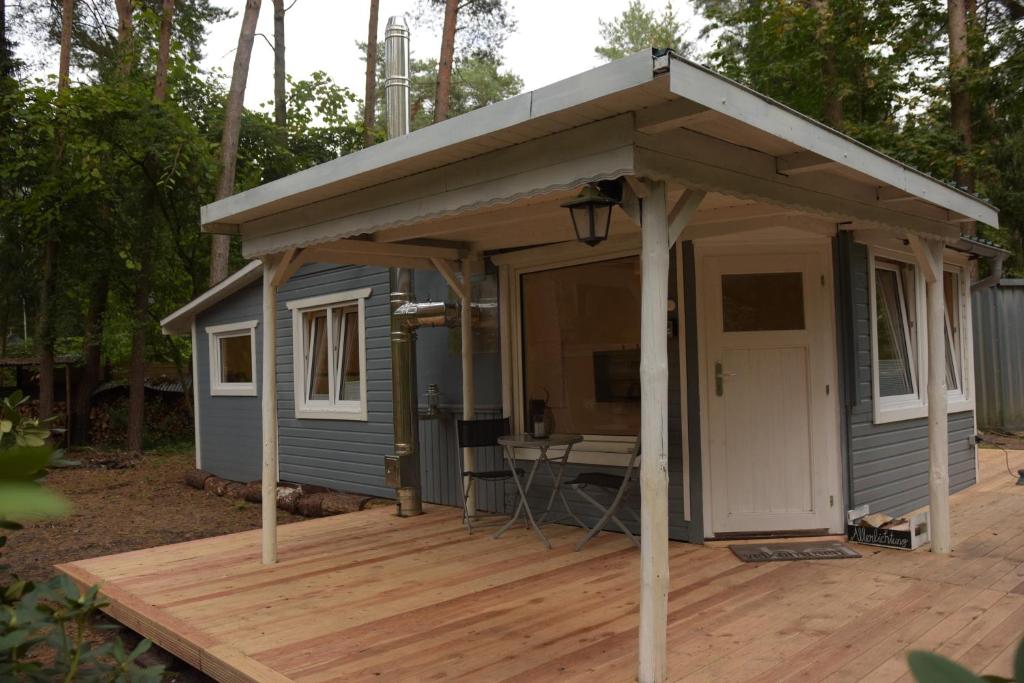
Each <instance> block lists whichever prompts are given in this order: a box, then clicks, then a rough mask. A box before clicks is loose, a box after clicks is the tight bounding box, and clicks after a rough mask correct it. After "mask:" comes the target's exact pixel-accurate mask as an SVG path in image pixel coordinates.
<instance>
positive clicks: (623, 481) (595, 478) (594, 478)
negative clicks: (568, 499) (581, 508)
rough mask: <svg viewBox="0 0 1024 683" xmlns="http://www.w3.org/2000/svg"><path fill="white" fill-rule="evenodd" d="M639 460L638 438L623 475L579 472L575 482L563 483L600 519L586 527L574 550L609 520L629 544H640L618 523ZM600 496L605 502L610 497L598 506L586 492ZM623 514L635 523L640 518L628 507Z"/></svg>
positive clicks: (598, 502)
mask: <svg viewBox="0 0 1024 683" xmlns="http://www.w3.org/2000/svg"><path fill="white" fill-rule="evenodd" d="M639 459H640V439H639V438H638V439H637V440H636V445H635V446H633V450H632V451H631V452H630V455H629V463H628V464H627V465H626V471H625V472H624V473H623V474H608V473H607V472H582V473H580V474H579V475H577V476H576V478H575V479H573V480H572V481H570V482H568V483H566V486H568V487H570V488H572V490H573V491H575V492H576V493H578V494H580V496H581V497H582V498H583V499H584V500H586V501H587V502H588V503H590V504H591V505H593V506H594V507H596V508H597V509H598V510H600V511H601V519H599V520H598V521H597V524H595V525H594V526H593V527H590V528H589V529H588V531H587V534H586V535H585V536H584V537H583V538H582V539H580V541H579V543H577V544H576V550H580V549H581V548H582V547H583V546H584V545H586V544H587V541H589V540H590V539H592V538H593V537H594V536H596V535H597V534H598V533H599V532H600V531H601V530H602V529H604V527H605V525H606V524H608V522H609V521H611V522H614V523H615V526H617V527H619V529H621V530H622V533H624V534H626V536H628V537H629V540H630V541H632V542H633V545H635V546H637V547H639V546H640V542H639V541H637V540H636V536H634V535H633V534H632V532H630V530H629V529H628V528H626V525H625V524H623V523H622V520H621V519H619V517H618V514H617V513H618V511H619V506H621V505H622V501H623V500H624V499H625V498H626V494H627V493H628V492H629V489H630V487H631V486H632V484H633V479H634V473H635V472H637V461H638V460H639ZM591 491H592V492H594V493H595V494H598V492H600V493H599V494H598V495H602V496H604V497H605V498H606V499H608V498H610V501H609V502H607V503H605V504H602V503H601V502H600V501H598V500H597V498H595V497H594V496H592V495H590V492H591ZM626 510H627V512H629V514H630V515H632V517H633V519H634V520H635V521H636V522H637V523H638V524H639V523H640V518H639V517H638V516H637V514H636V512H635V511H634V510H633V509H632V508H626Z"/></svg>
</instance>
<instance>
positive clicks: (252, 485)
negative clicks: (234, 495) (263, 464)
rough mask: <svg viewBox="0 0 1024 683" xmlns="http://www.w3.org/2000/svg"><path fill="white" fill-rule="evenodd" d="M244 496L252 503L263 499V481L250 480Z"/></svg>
mask: <svg viewBox="0 0 1024 683" xmlns="http://www.w3.org/2000/svg"><path fill="white" fill-rule="evenodd" d="M242 497H243V498H245V500H247V501H249V502H250V503H259V502H260V501H261V500H262V499H263V482H259V481H250V482H249V483H247V484H246V485H245V489H244V491H243V492H242Z"/></svg>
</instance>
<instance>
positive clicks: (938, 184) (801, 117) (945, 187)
mask: <svg viewBox="0 0 1024 683" xmlns="http://www.w3.org/2000/svg"><path fill="white" fill-rule="evenodd" d="M667 54H668V56H669V57H670V60H671V61H675V62H679V63H681V64H683V65H685V66H686V67H689V68H691V69H694V70H696V71H697V72H699V73H700V74H703V75H704V76H706V77H710V78H713V79H716V80H718V81H721V82H722V83H724V84H726V85H728V86H730V87H732V88H736V89H738V91H740V92H741V93H743V94H745V95H746V96H748V97H749V96H752V97H756V98H757V99H759V100H761V101H762V102H764V103H765V104H768V105H770V106H771V107H774V108H776V109H778V110H780V111H782V112H785V113H786V114H788V115H789V116H792V117H795V118H796V119H797V120H798V121H800V122H801V123H803V124H804V125H805V126H806V125H808V124H809V125H810V126H813V127H814V128H817V129H819V130H821V131H823V132H825V133H826V134H827V135H828V136H829V137H833V136H834V137H835V138H839V139H840V141H841V142H842V143H845V144H849V145H852V146H853V147H854V148H855V149H856V150H857V151H860V152H866V153H868V154H870V155H872V156H874V157H877V158H878V159H879V160H882V161H884V162H886V163H889V164H893V165H895V166H897V167H899V168H900V169H902V170H905V171H909V172H910V173H912V174H913V175H915V176H917V177H919V178H921V179H922V180H925V181H927V182H928V183H930V184H932V185H934V186H935V188H936V189H937V190H941V191H942V192H944V193H945V192H954V193H956V194H958V195H960V196H961V197H963V198H965V199H967V200H969V201H970V202H972V203H975V204H977V205H979V206H982V207H985V209H987V210H988V211H987V212H984V213H985V214H987V215H985V217H984V218H982V217H978V216H973V215H972V216H971V217H972V218H975V219H976V220H979V221H981V222H984V223H988V224H989V225H992V226H993V227H998V225H999V221H998V212H999V209H998V208H997V207H996V206H995V205H993V204H992V203H991V202H989V201H988V200H986V199H983V198H982V197H979V196H978V195H976V194H972V193H970V192H968V191H966V190H964V189H961V188H959V187H956V186H955V185H953V184H952V183H948V182H945V181H942V180H939V179H938V178H935V177H933V176H930V175H928V174H927V173H925V172H923V171H919V170H918V169H916V168H914V167H913V166H908V165H907V164H905V163H903V162H901V161H898V160H896V159H893V158H892V157H890V156H889V155H887V154H884V153H883V152H879V151H878V150H876V149H874V148H873V147H870V146H868V145H865V144H864V143H862V142H860V141H859V140H855V139H854V138H852V137H850V136H849V135H846V134H845V133H842V132H840V131H838V130H835V129H834V128H830V127H829V126H827V125H825V124H824V123H821V122H820V121H818V120H816V119H813V118H811V117H810V116H807V115H806V114H802V113H801V112H799V111H797V110H795V109H793V108H791V107H789V106H787V105H785V104H783V103H781V102H779V101H777V100H774V99H772V98H771V97H769V96H767V95H765V94H763V93H760V92H758V91H756V90H753V89H752V88H749V87H747V86H745V85H743V84H742V83H739V82H737V81H734V80H732V79H731V78H729V77H728V76H723V75H722V74H720V73H717V72H715V71H712V70H711V69H709V68H707V67H706V66H703V65H701V64H697V63H696V62H693V61H690V60H689V59H686V58H685V57H683V56H682V55H680V54H678V53H676V52H674V51H672V50H669V51H668V52H667ZM670 71H671V68H670ZM675 73H678V71H677V72H675ZM671 90H672V91H673V92H674V93H675V94H677V95H679V96H680V97H685V98H687V99H691V100H693V101H695V102H697V103H698V104H702V105H704V106H706V107H708V108H709V109H714V110H716V111H720V112H722V113H724V114H726V115H729V116H733V117H734V118H737V119H738V120H741V121H742V120H743V117H741V116H736V112H735V111H730V109H733V108H734V107H733V106H730V104H731V103H729V102H728V101H727V99H721V100H720V101H701V99H700V98H698V97H695V95H698V94H699V93H698V92H697V89H694V91H693V92H683V90H684V89H683V88H680V87H678V83H677V81H676V79H675V78H673V81H672V86H671ZM705 94H708V93H705ZM745 123H748V124H750V125H754V126H755V127H757V128H759V129H761V130H763V131H765V132H767V133H770V134H773V135H776V136H777V137H780V138H781V139H784V140H787V141H788V142H792V143H794V144H797V145H800V146H801V147H804V148H805V149H808V150H809V151H812V152H815V153H817V154H821V155H822V156H824V157H826V158H829V159H832V160H833V161H836V162H837V163H841V164H844V165H847V166H851V164H850V160H849V159H836V158H834V156H835V155H833V154H830V153H828V152H827V151H826V150H819V149H813V148H811V147H808V146H807V145H806V144H805V143H806V142H807V139H806V138H805V139H803V140H795V139H791V138H793V137H796V136H795V135H793V134H792V133H793V131H788V132H789V133H791V134H789V135H787V134H786V132H784V131H782V130H779V131H773V130H769V129H768V128H766V127H765V126H764V125H763V122H759V123H753V122H751V121H745ZM851 168H856V167H854V166H851ZM857 170H859V169H857ZM867 173H868V175H871V176H872V177H877V176H876V175H875V174H873V173H870V172H867ZM879 180H885V179H884V178H879ZM893 185H894V186H899V184H898V183H893ZM925 199H926V200H927V201H935V200H933V199H930V198H925ZM936 203H937V204H939V205H940V206H944V207H945V208H947V209H950V210H953V209H951V208H950V207H948V206H946V205H945V203H943V202H941V201H936ZM964 215H970V214H964ZM990 221H991V222H990Z"/></svg>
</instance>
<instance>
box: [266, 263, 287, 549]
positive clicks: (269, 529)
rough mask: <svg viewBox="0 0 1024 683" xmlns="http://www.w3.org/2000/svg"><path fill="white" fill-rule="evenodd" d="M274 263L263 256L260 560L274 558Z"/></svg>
mask: <svg viewBox="0 0 1024 683" xmlns="http://www.w3.org/2000/svg"><path fill="white" fill-rule="evenodd" d="M274 265H275V260H274V259H273V258H272V257H267V258H264V259H263V381H262V386H261V390H262V394H261V396H262V404H261V405H262V431H263V491H262V497H261V500H262V506H263V564H274V563H276V562H277V285H276V284H274V274H275V273H274V271H275V268H274ZM282 265H284V264H282Z"/></svg>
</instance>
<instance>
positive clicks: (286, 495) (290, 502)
mask: <svg viewBox="0 0 1024 683" xmlns="http://www.w3.org/2000/svg"><path fill="white" fill-rule="evenodd" d="M300 497H302V489H300V488H299V487H298V486H278V487H277V507H279V508H281V509H282V510H285V511H287V512H295V510H296V509H297V506H298V504H299V498H300ZM274 518H275V519H276V518H277V513H276V512H275V513H274Z"/></svg>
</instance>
